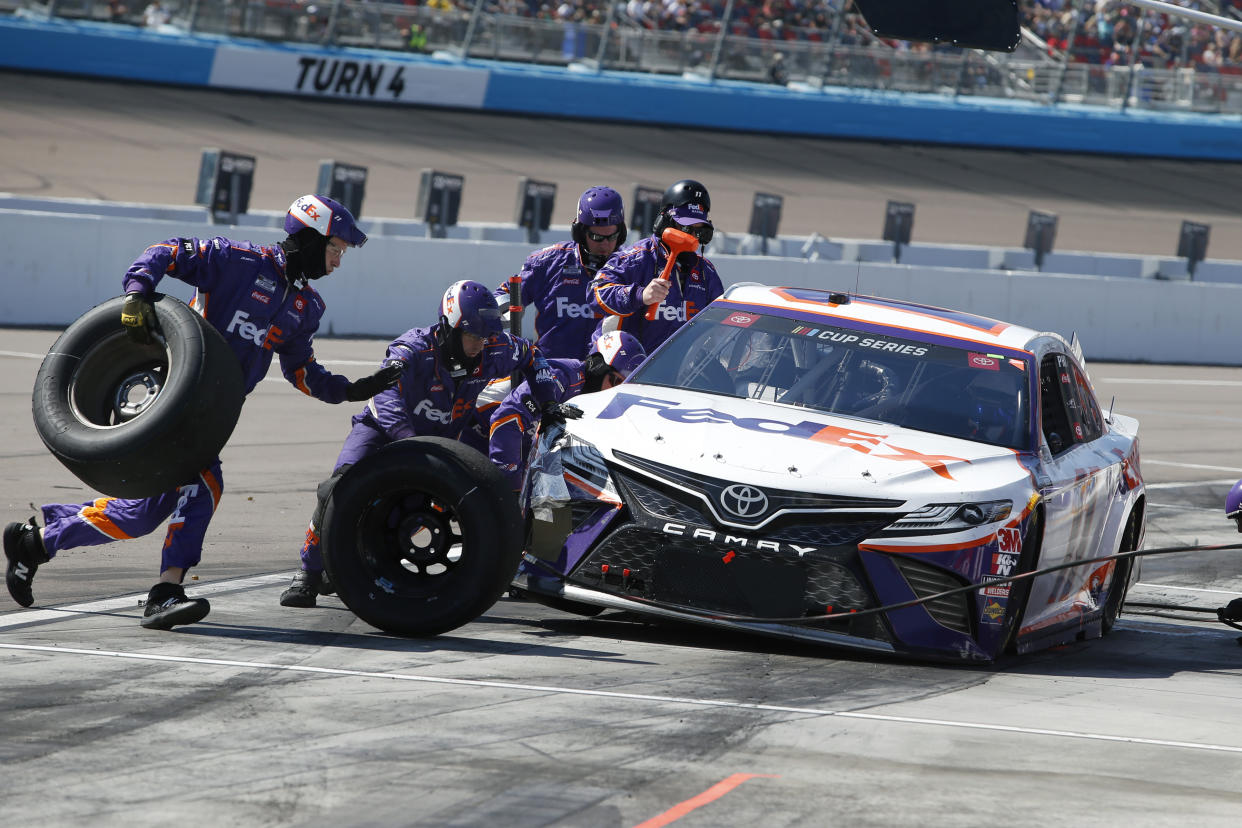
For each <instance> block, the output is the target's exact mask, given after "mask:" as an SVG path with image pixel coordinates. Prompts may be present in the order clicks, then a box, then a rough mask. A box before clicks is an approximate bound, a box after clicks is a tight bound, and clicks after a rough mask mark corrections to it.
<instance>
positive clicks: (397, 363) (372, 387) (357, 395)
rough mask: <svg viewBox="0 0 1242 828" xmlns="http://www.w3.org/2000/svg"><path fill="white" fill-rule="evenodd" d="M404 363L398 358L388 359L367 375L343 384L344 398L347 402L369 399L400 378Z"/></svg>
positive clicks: (394, 383)
mask: <svg viewBox="0 0 1242 828" xmlns="http://www.w3.org/2000/svg"><path fill="white" fill-rule="evenodd" d="M404 368H405V363H404V362H402V361H401V360H399V359H390V360H388V361H387V362H385V363H384V367H383V368H381V369H379V370H378V371H376V372H375V373H374V374H372V375H371V376H369V377H363V378H362V379H356V380H354V381H353V382H351V383H350V384H349V385H347V386H345V399H346V400H348V401H349V402H361V401H362V400H369V399H371V398H372V397H374V396H375V395H376V394H378V393H379V392H381V391H383V390H384V389H386V388H392V387H393V386H394V385H396V384H397V382H398V381H399V380H400V379H401V371H402V370H403V369H404Z"/></svg>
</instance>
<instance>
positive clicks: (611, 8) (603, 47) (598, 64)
mask: <svg viewBox="0 0 1242 828" xmlns="http://www.w3.org/2000/svg"><path fill="white" fill-rule="evenodd" d="M619 5H620V0H616V2H613V3H609V4H608V16H607V17H605V18H604V30H603V31H602V32H600V35H599V52H598V53H596V55H595V68H596V69H603V68H604V55H605V53H606V52H607V51H608V35H609V33H611V32H612V24H613V21H615V20H616V19H617V6H619Z"/></svg>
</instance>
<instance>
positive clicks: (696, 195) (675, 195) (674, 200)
mask: <svg viewBox="0 0 1242 828" xmlns="http://www.w3.org/2000/svg"><path fill="white" fill-rule="evenodd" d="M686 204H699V205H701V206H702V207H703V212H704V213H710V212H711V211H712V197H711V196H710V195H708V194H707V188H706V187H704V186H703V185H702V184H700V183H699V182H697V181H695V180H694V179H692V178H683V179H682V180H681V181H678V182H677V183H675V184H673V185H672V186H670V187H669V188H668V189H667V190H665V191H664V201H662V202H660V211H661V212H663V211H664V210H667V209H668V208H669V207H682V206H684V205H686Z"/></svg>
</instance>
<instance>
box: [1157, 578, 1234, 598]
mask: <svg viewBox="0 0 1242 828" xmlns="http://www.w3.org/2000/svg"><path fill="white" fill-rule="evenodd" d="M1135 586H1141V587H1150V588H1151V589H1178V590H1182V591H1183V592H1212V593H1215V594H1217V595H1239V594H1242V593H1239V592H1238V590H1236V589H1204V588H1203V587H1184V586H1173V585H1172V584H1149V583H1147V582H1146V581H1138V582H1137V583H1135Z"/></svg>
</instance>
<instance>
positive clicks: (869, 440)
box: [599, 393, 970, 480]
mask: <svg viewBox="0 0 1242 828" xmlns="http://www.w3.org/2000/svg"><path fill="white" fill-rule="evenodd" d="M632 408H633V409H642V408H649V409H653V410H654V411H655V412H656V413H657V415H658V416H660V417H662V418H663V419H666V420H671V421H673V422H677V423H687V424H700V423H701V424H704V425H706V424H709V423H721V424H726V425H732V426H735V427H737V428H743V429H746V430H747V431H758V432H762V433H764V434H781V435H785V436H787V437H798V438H801V439H803V440H811V441H813V442H817V443H827V444H829V445H834V446H841V447H842V448H847V449H850V450H851V451H857V452H859V453H860V454H866V455H868V456H870V457H876V458H879V459H881V460H898V461H905V462H915V463H922V464H923V465H925V466H927V467H928V468H929V469H931V470H932V471H933V472H935V473H936V474H938V475H940V476H941V477H943V478H945V479H947V480H952V479H953V475H951V474H949V469H948V466H947V465H946V464H947V463H949V462H959V463H969V462H970V461H969V460H967V459H965V458H964V457H951V456H949V455H944V454H923V453H922V452H919V451H915V450H913V449H908V448H902V447H901V446H896V445H893V444H892V443H890V442H888V435H886V434H873V433H871V432H868V431H861V430H859V429H854V428H842V427H841V426H834V425H828V424H826V423H817V422H815V421H814V420H803V421H802V422H800V423H790V422H786V421H785V420H769V419H766V418H763V417H734V416H733V415H731V414H726V413H724V412H722V411H717V410H715V409H714V408H684V407H682V406H680V405H678V404H677V403H676V402H672V401H670V400H659V399H655V398H653V397H643V396H639V395H637V394H621V393H618V394H616V395H615V396H614V397H613V398H612V400H611V401H610V402H609V403H608V405H607V406H606V407H605V408H604V410H603V411H601V412H600V413H599V419H601V420H613V419H616V418H618V417H620V416H621V415H623V414H625V413H626V412H627V411H629V410H630V409H632ZM881 452H884V453H881Z"/></svg>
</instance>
